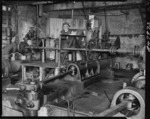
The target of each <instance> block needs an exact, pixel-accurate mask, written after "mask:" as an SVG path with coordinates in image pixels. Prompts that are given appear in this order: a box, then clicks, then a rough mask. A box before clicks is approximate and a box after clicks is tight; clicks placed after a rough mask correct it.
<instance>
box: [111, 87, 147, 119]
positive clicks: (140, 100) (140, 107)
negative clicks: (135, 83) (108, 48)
mask: <svg viewBox="0 0 150 119" xmlns="http://www.w3.org/2000/svg"><path fill="white" fill-rule="evenodd" d="M125 100H126V101H129V103H128V105H127V107H126V108H124V109H123V110H122V111H120V112H118V115H124V116H125V117H127V119H145V90H142V89H137V88H134V87H126V88H124V89H122V90H119V91H118V92H116V94H115V95H114V97H113V99H112V102H111V107H114V106H116V105H118V104H120V103H121V102H123V101H125Z"/></svg>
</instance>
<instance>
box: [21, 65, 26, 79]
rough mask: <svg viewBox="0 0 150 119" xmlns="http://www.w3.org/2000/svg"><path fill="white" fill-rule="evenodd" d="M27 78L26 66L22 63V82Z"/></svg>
mask: <svg viewBox="0 0 150 119" xmlns="http://www.w3.org/2000/svg"><path fill="white" fill-rule="evenodd" d="M25 80H26V68H25V66H24V65H22V82H23V81H25Z"/></svg>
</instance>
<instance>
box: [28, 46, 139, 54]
mask: <svg viewBox="0 0 150 119" xmlns="http://www.w3.org/2000/svg"><path fill="white" fill-rule="evenodd" d="M27 48H35V49H50V50H60V48H47V47H27ZM61 50H70V51H90V52H109V53H129V54H130V53H131V54H133V55H141V53H142V50H141V48H140V47H139V48H137V47H135V48H133V49H117V50H116V49H86V48H62V49H61Z"/></svg>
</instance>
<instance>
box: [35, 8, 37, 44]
mask: <svg viewBox="0 0 150 119" xmlns="http://www.w3.org/2000/svg"><path fill="white" fill-rule="evenodd" d="M35 27H36V42H38V39H37V27H38V5H36V26H35Z"/></svg>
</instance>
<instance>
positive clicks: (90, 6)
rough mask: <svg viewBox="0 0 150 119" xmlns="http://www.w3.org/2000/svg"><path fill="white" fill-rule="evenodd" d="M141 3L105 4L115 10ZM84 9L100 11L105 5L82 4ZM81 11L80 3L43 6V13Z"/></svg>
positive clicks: (97, 3) (102, 3)
mask: <svg viewBox="0 0 150 119" xmlns="http://www.w3.org/2000/svg"><path fill="white" fill-rule="evenodd" d="M141 3H142V0H137V1H133V0H128V1H126V2H107V3H106V5H107V8H106V9H110V8H115V7H118V6H120V7H124V6H127V5H130V6H132V7H134V6H136V5H139V4H141ZM84 6H85V9H95V8H100V9H101V10H103V9H104V7H105V3H104V2H84ZM72 9H74V10H81V9H83V5H82V2H75V3H73V2H71V3H70V2H68V3H60V4H51V5H48V4H46V5H44V7H43V11H44V12H50V11H67V10H72Z"/></svg>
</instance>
